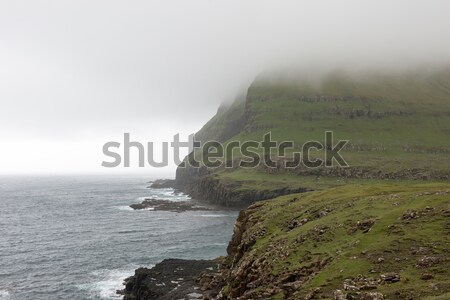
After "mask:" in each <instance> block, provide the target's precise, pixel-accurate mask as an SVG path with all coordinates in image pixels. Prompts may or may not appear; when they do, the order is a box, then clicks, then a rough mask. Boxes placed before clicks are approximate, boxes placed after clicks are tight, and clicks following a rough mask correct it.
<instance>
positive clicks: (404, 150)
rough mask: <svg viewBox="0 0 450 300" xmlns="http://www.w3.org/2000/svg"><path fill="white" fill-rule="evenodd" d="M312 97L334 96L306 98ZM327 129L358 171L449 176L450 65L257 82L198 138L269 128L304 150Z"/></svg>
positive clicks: (256, 135)
mask: <svg viewBox="0 0 450 300" xmlns="http://www.w3.org/2000/svg"><path fill="white" fill-rule="evenodd" d="M315 96H326V97H331V98H330V99H332V100H331V101H313V102H309V101H305V100H304V98H302V97H309V98H308V99H313V98H311V97H315ZM338 97H344V98H342V99H341V98H338ZM302 99H303V100H302ZM327 130H332V131H333V132H334V139H335V140H339V139H345V140H349V141H350V142H349V144H348V145H347V147H346V148H345V149H344V150H343V151H342V152H341V153H342V156H343V157H344V158H345V159H346V160H347V162H348V164H349V165H350V166H351V167H353V168H360V169H363V170H365V171H370V172H371V173H372V174H373V176H378V175H377V174H379V172H381V173H383V174H391V173H392V174H394V175H395V176H397V177H403V178H408V177H413V176H415V177H417V178H420V177H421V176H422V177H425V178H447V179H448V178H449V176H450V171H449V168H448V166H449V165H450V138H449V137H450V68H448V69H443V70H441V71H423V70H416V71H414V72H412V71H411V72H403V73H395V74H378V73H373V72H372V73H369V72H367V73H363V74H359V75H358V76H356V75H354V74H351V75H349V74H347V73H344V72H341V73H339V72H336V73H333V74H329V75H328V76H325V77H323V78H322V80H321V81H320V83H318V82H311V81H308V80H306V79H295V78H292V77H291V78H289V79H287V80H285V81H279V82H272V81H269V80H265V79H258V80H256V81H255V82H254V83H253V84H252V86H251V87H250V88H249V90H248V94H247V98H246V102H245V103H244V102H242V100H239V101H237V102H236V103H235V104H233V105H232V106H230V108H229V109H228V110H226V109H223V110H221V111H220V112H219V113H218V114H217V116H215V117H214V118H213V119H212V120H211V121H210V122H209V123H208V124H207V125H205V126H204V127H203V128H202V130H201V131H200V132H199V136H200V137H201V139H202V140H203V141H205V140H208V139H216V140H221V139H223V140H227V141H228V142H230V141H232V140H239V141H247V140H256V141H261V140H262V137H263V135H264V134H265V133H267V132H269V131H270V132H271V133H272V138H273V139H274V140H276V141H279V142H281V141H293V142H295V145H296V146H297V147H300V146H301V145H302V144H303V143H304V142H306V141H309V140H317V141H320V142H324V132H325V131H327ZM224 132H226V134H225V133H224ZM224 137H226V138H224ZM258 151H259V152H261V149H258ZM296 151H298V149H297V150H296ZM197 156H201V154H200V153H197ZM319 156H320V157H323V156H322V155H319ZM411 170H415V171H411ZM417 174H420V175H417Z"/></svg>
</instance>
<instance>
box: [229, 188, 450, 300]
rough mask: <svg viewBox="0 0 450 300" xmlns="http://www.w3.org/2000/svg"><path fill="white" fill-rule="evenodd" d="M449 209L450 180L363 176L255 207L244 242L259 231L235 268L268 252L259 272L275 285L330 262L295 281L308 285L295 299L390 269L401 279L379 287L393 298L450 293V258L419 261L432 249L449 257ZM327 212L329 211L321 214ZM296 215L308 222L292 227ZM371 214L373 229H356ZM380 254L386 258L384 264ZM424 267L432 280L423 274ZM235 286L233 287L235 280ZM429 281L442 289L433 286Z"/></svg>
mask: <svg viewBox="0 0 450 300" xmlns="http://www.w3.org/2000/svg"><path fill="white" fill-rule="evenodd" d="M408 210H413V211H415V212H417V213H418V217H417V218H415V219H412V220H406V219H403V218H402V216H403V214H404V213H405V212H406V211H408ZM449 210H450V184H448V183H439V182H436V183H421V184H418V183H416V184H414V183H406V184H405V183H374V182H370V183H369V182H362V183H360V184H347V185H344V186H339V187H335V188H329V189H326V190H323V191H317V192H309V193H303V194H294V195H289V196H283V197H279V198H276V199H274V200H269V201H264V202H261V204H259V207H258V209H256V210H252V212H251V220H252V221H251V222H250V224H249V228H247V231H246V232H245V233H244V236H243V241H245V240H248V239H252V238H255V237H256V241H255V243H254V245H253V246H252V248H251V249H249V250H248V251H247V252H246V253H245V254H244V256H243V257H242V258H241V259H240V260H239V262H234V268H239V267H240V266H241V265H244V264H246V263H248V262H249V261H253V260H256V259H258V258H261V257H264V258H265V262H266V263H267V265H266V266H265V268H263V269H261V270H259V271H258V272H260V274H258V278H270V281H273V282H274V283H276V282H277V281H278V280H280V279H281V278H282V277H283V276H284V275H285V274H286V272H288V273H291V274H295V272H296V271H298V270H301V269H302V267H303V268H308V266H310V265H311V263H313V262H314V261H315V260H328V261H329V262H328V263H327V264H326V265H325V266H324V267H322V268H318V269H317V270H315V272H314V273H312V274H309V275H307V276H304V277H302V276H299V277H298V278H297V280H303V281H304V283H303V284H302V286H301V289H299V290H298V291H297V292H295V293H294V294H293V295H290V296H289V297H290V298H289V299H303V297H304V295H305V294H306V293H307V292H309V291H311V290H314V289H315V288H320V293H321V295H322V296H324V297H329V296H330V295H331V293H332V291H333V290H335V289H342V284H343V281H344V280H345V279H347V278H355V277H357V276H358V275H362V276H364V277H372V278H379V276H380V274H382V273H386V272H397V273H399V274H400V277H401V280H400V282H397V283H393V284H384V285H380V286H378V288H377V290H376V291H378V292H381V293H383V294H385V295H387V296H388V299H404V297H406V296H405V295H413V296H414V299H418V298H422V297H431V296H438V295H441V296H442V294H445V293H448V292H449V291H450V284H449V283H448V278H449V276H450V271H449V270H450V264H449V261H448V258H447V260H445V261H443V262H441V263H439V264H437V265H433V266H430V267H428V268H418V267H416V264H417V262H418V260H419V259H421V258H422V257H424V256H427V255H428V256H430V255H434V256H436V255H443V256H447V251H448V247H449V242H450V238H449V233H450V232H449V226H448V218H449V214H450V212H449ZM324 211H325V212H327V213H326V214H323V213H322V215H321V214H320V213H321V212H324ZM294 219H296V220H302V219H308V222H306V223H305V224H303V225H301V226H297V227H296V228H294V229H292V230H289V229H288V227H287V225H288V224H289V222H291V220H294ZM369 219H370V220H374V225H373V226H372V227H371V229H370V230H369V231H368V232H363V231H362V230H359V229H356V230H355V226H356V224H357V222H358V221H362V220H369ZM318 228H324V232H323V233H319V232H318V231H317V229H318ZM262 229H264V230H263V231H262ZM261 232H263V234H261ZM413 247H426V248H427V249H428V250H427V251H428V252H427V253H422V254H414V253H413V252H412V249H413ZM379 258H383V261H382V262H381V263H379V262H378V259H379ZM424 272H427V273H432V274H433V275H434V278H433V279H432V280H430V281H425V280H422V279H421V274H422V273H424ZM268 280H269V279H268ZM229 284H230V286H231V287H232V288H233V284H235V282H233V281H232V280H231V282H229ZM430 284H434V285H435V286H437V289H430V288H429V286H430ZM402 297H403V298H402ZM280 299H281V298H280ZM442 299H444V298H442Z"/></svg>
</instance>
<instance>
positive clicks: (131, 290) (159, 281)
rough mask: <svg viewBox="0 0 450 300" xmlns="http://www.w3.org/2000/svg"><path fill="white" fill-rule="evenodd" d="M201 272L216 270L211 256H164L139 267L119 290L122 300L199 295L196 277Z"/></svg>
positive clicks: (198, 296)
mask: <svg viewBox="0 0 450 300" xmlns="http://www.w3.org/2000/svg"><path fill="white" fill-rule="evenodd" d="M202 272H205V273H213V272H217V262H216V261H212V260H183V259H166V260H163V261H162V262H160V263H158V264H156V265H155V266H154V267H153V268H151V269H148V268H139V269H137V270H136V271H135V274H134V275H133V276H131V277H128V278H127V279H125V281H124V285H125V288H124V289H123V290H121V291H118V292H117V293H118V294H121V295H123V296H124V298H123V299H124V300H150V299H160V300H169V299H199V298H200V299H201V297H202V294H200V293H199V292H198V287H197V286H196V282H195V279H196V278H198V276H200V274H201V273H202Z"/></svg>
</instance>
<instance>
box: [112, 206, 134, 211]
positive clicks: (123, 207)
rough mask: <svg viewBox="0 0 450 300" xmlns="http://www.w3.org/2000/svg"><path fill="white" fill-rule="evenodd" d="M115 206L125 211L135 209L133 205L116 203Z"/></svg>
mask: <svg viewBox="0 0 450 300" xmlns="http://www.w3.org/2000/svg"><path fill="white" fill-rule="evenodd" d="M113 208H115V209H118V210H125V211H133V210H134V209H132V208H131V207H129V206H128V205H116V206H113Z"/></svg>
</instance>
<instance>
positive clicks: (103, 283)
mask: <svg viewBox="0 0 450 300" xmlns="http://www.w3.org/2000/svg"><path fill="white" fill-rule="evenodd" d="M133 273H134V270H133V269H130V270H124V269H115V270H100V271H95V272H93V273H92V274H91V275H92V277H93V278H94V279H93V282H90V283H85V284H81V285H78V288H79V289H81V290H85V291H88V292H89V293H90V294H91V295H92V297H100V298H103V299H122V298H123V297H122V296H121V295H118V294H117V293H116V291H117V290H121V289H123V287H124V286H123V280H124V279H125V278H127V277H129V276H131V275H133Z"/></svg>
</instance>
